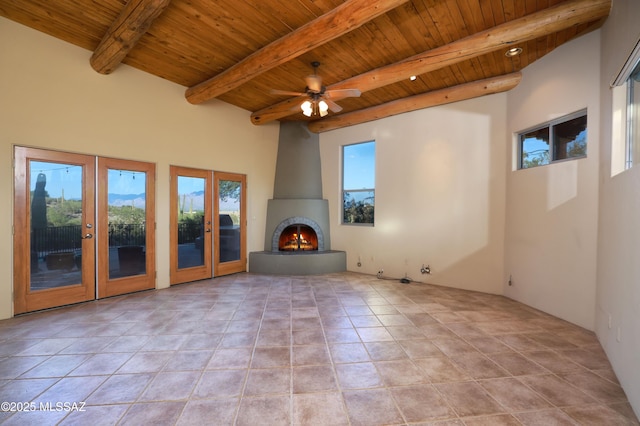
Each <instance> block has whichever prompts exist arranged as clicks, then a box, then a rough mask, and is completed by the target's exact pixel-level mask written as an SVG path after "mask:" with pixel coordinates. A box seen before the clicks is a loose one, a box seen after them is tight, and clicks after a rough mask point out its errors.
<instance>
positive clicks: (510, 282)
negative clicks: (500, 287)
mask: <svg viewBox="0 0 640 426" xmlns="http://www.w3.org/2000/svg"><path fill="white" fill-rule="evenodd" d="M512 285H513V280H512V279H511V275H509V287H511V286H512Z"/></svg>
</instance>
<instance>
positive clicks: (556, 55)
mask: <svg viewBox="0 0 640 426" xmlns="http://www.w3.org/2000/svg"><path fill="white" fill-rule="evenodd" d="M599 40H600V34H599V32H592V33H590V34H588V35H586V36H583V37H580V38H579V39H576V40H573V41H571V42H569V43H567V44H564V45H562V46H561V47H559V48H558V49H556V50H555V51H553V52H551V53H549V54H548V55H547V56H545V57H544V58H542V59H540V60H538V61H536V62H535V63H533V64H532V65H530V66H528V67H527V68H525V69H524V72H523V78H522V82H521V83H520V85H519V86H518V87H516V88H515V89H513V90H512V91H510V92H509V93H508V96H507V99H508V118H507V121H508V125H507V151H508V160H507V213H506V231H505V235H506V239H505V254H506V255H505V283H506V282H507V281H508V279H509V276H511V277H512V284H513V285H512V286H508V285H505V289H504V294H505V295H507V296H508V297H511V298H513V299H515V300H518V301H520V302H523V303H525V304H527V305H530V306H533V307H535V308H537V309H540V310H542V311H544V312H547V313H550V314H552V315H555V316H557V317H559V318H563V319H565V320H567V321H570V322H572V323H575V324H578V325H580V326H582V327H585V328H587V329H589V330H593V328H594V318H595V316H594V309H595V288H596V281H595V276H596V245H597V224H598V158H599V155H598V154H599V152H598V151H599V137H600V136H599V134H600V128H599V114H600V106H599V101H600V98H599V90H598V81H599V66H598V64H599V54H598V52H599V51H600V44H599V43H600V42H599ZM525 53H526V52H525ZM583 108H587V127H588V129H587V157H586V158H584V159H578V160H570V161H564V162H558V163H554V164H551V165H548V166H541V167H535V168H530V169H526V170H517V167H516V161H515V157H516V156H517V149H516V143H515V141H514V136H513V135H514V134H515V133H517V132H519V131H522V130H525V129H527V128H529V127H532V126H535V125H538V124H541V123H544V122H546V121H549V120H551V119H554V118H557V117H561V116H563V115H567V114H570V113H572V112H575V111H578V110H581V109H583Z"/></svg>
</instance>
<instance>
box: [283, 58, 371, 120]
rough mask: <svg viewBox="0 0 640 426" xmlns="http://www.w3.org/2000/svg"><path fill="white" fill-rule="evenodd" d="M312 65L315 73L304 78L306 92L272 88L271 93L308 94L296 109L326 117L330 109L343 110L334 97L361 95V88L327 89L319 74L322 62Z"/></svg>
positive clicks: (307, 113)
mask: <svg viewBox="0 0 640 426" xmlns="http://www.w3.org/2000/svg"><path fill="white" fill-rule="evenodd" d="M311 66H312V67H313V74H311V75H309V76H307V77H305V79H304V80H305V82H306V83H307V87H305V89H304V92H290V91H287V90H277V89H272V90H271V93H272V94H274V95H288V96H306V97H307V98H308V99H307V100H305V101H304V102H302V104H301V105H300V106H299V107H298V106H296V107H295V108H294V109H296V110H297V109H298V108H300V109H302V113H303V114H304V115H305V116H307V117H311V116H314V115H319V116H320V117H324V116H325V115H327V114H328V113H329V112H328V110H331V111H333V112H340V111H342V107H341V106H340V105H338V104H337V103H335V101H334V99H343V98H352V97H358V96H360V90H358V89H334V90H331V89H329V90H327V88H326V87H325V86H323V85H322V77H320V76H319V75H318V67H319V66H320V62H318V61H313V62H311Z"/></svg>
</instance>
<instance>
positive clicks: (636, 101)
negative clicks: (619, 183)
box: [625, 62, 640, 169]
mask: <svg viewBox="0 0 640 426" xmlns="http://www.w3.org/2000/svg"><path fill="white" fill-rule="evenodd" d="M627 87H628V88H629V89H628V90H629V92H628V94H627V137H626V146H625V148H626V149H625V154H626V155H625V157H626V158H625V168H627V169H628V168H630V167H631V166H632V165H633V162H634V155H633V151H634V150H635V149H638V148H639V147H640V62H638V63H637V64H636V67H635V68H634V69H633V71H631V75H630V76H629V80H627ZM637 160H640V158H638V159H637ZM637 160H636V161H637Z"/></svg>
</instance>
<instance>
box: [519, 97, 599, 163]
mask: <svg viewBox="0 0 640 426" xmlns="http://www.w3.org/2000/svg"><path fill="white" fill-rule="evenodd" d="M581 117H584V118H585V119H586V120H587V125H586V127H585V130H587V131H588V129H589V126H588V122H589V117H588V113H587V108H583V109H581V110H578V111H575V112H572V113H570V114H567V115H563V116H562V117H558V118H555V119H553V120H549V121H547V122H545V123H542V124H539V125H536V126H533V127H529V128H527V129H525V130H522V131H519V132H517V133H516V144H517V152H518V164H517V166H518V170H527V169H535V168H537V167H542V166H548V165H551V164H555V163H561V162H564V161H574V160H579V159H583V158H587V157H588V153H587V152H588V151H587V150H586V147H588V132H587V141H586V145H587V146H586V147H585V154H584V155H579V156H575V157H568V158H559V159H558V158H555V157H556V149H555V148H556V143H555V140H554V137H555V136H554V135H555V132H554V127H555V126H558V125H560V124H564V123H566V122H569V121H571V120H575V119H576V118H581ZM542 129H548V132H549V162H548V163H546V164H539V165H536V166H529V167H524V165H523V150H522V145H523V136H524V135H526V134H527V133H531V132H534V131H538V130H542Z"/></svg>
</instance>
